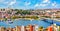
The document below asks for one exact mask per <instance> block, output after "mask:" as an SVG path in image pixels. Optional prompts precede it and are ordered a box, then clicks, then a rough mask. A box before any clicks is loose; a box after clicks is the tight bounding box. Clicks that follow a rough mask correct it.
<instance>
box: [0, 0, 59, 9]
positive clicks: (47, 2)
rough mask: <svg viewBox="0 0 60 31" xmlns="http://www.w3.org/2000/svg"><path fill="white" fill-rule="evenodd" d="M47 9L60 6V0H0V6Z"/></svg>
mask: <svg viewBox="0 0 60 31" xmlns="http://www.w3.org/2000/svg"><path fill="white" fill-rule="evenodd" d="M7 7H10V8H17V9H45V8H60V0H0V8H7Z"/></svg>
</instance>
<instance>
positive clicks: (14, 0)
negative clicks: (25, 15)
mask: <svg viewBox="0 0 60 31" xmlns="http://www.w3.org/2000/svg"><path fill="white" fill-rule="evenodd" d="M15 3H16V0H13V1H12V2H10V3H9V4H8V5H13V4H15Z"/></svg>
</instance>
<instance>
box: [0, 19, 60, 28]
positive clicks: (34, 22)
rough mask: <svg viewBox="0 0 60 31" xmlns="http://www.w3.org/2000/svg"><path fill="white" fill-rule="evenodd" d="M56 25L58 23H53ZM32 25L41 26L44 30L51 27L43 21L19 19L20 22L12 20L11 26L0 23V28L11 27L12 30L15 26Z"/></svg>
mask: <svg viewBox="0 0 60 31" xmlns="http://www.w3.org/2000/svg"><path fill="white" fill-rule="evenodd" d="M47 21H51V20H47ZM54 23H56V24H60V22H54ZM29 24H31V25H34V24H37V25H38V26H43V27H44V28H47V27H48V26H50V25H51V23H48V22H45V21H42V20H32V21H31V20H25V19H20V20H14V21H13V23H12V24H9V23H7V22H5V21H3V22H0V26H4V27H6V28H7V27H12V28H14V27H15V26H22V25H24V26H27V25H29Z"/></svg>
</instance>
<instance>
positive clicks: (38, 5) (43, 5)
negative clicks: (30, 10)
mask: <svg viewBox="0 0 60 31" xmlns="http://www.w3.org/2000/svg"><path fill="white" fill-rule="evenodd" d="M47 5H48V4H43V3H41V4H35V6H34V7H45V6H47Z"/></svg>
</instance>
